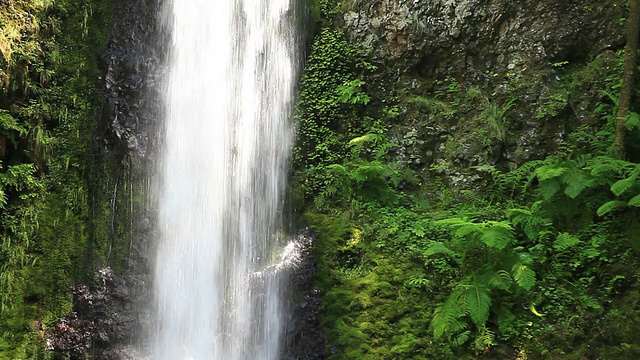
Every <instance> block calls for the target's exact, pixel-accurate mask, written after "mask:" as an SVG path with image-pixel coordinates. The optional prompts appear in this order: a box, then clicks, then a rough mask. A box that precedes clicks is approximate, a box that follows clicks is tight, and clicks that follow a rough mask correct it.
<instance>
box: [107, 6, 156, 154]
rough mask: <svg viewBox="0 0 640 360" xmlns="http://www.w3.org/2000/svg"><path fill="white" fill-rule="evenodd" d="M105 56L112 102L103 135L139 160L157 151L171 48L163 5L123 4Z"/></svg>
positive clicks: (119, 8)
mask: <svg viewBox="0 0 640 360" xmlns="http://www.w3.org/2000/svg"><path fill="white" fill-rule="evenodd" d="M115 7H116V8H118V10H119V14H118V15H117V16H116V23H115V24H114V28H113V32H112V34H111V37H110V40H109V45H108V51H107V54H106V55H105V60H106V75H105V77H104V83H105V85H104V86H105V90H106V99H105V100H106V102H105V109H104V110H103V114H102V120H101V122H102V124H101V126H100V127H99V128H101V129H102V131H103V132H102V133H101V134H98V136H99V137H101V138H102V139H103V140H104V141H105V143H106V145H107V146H110V147H117V148H120V149H121V151H122V152H123V153H126V155H127V156H129V157H131V158H132V159H134V160H143V161H144V160H145V158H146V157H147V156H148V155H151V154H153V153H154V152H155V151H154V150H155V149H156V148H157V141H158V139H159V137H158V136H157V135H156V133H157V130H158V129H159V122H158V118H159V117H160V114H161V108H162V106H161V100H160V97H161V95H160V90H161V82H162V78H163V73H164V70H163V69H164V66H163V64H164V57H165V54H166V53H167V50H166V45H165V44H168V41H167V36H168V34H167V33H166V29H163V28H162V27H161V26H160V24H159V19H158V17H159V16H160V15H159V14H161V8H162V0H135V1H121V2H119V5H117V6H115Z"/></svg>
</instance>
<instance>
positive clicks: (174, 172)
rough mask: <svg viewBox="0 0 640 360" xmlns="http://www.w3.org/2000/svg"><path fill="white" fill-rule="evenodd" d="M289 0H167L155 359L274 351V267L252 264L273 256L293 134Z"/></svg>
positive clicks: (278, 312)
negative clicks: (168, 50)
mask: <svg viewBox="0 0 640 360" xmlns="http://www.w3.org/2000/svg"><path fill="white" fill-rule="evenodd" d="M292 6H293V4H292V3H291V1H290V0H217V1H212V0H172V3H171V4H170V5H169V8H170V10H169V11H168V13H169V15H168V16H167V21H168V23H167V24H168V25H169V27H170V29H171V31H172V49H171V56H170V60H169V69H170V74H169V78H168V81H167V86H166V93H165V99H166V100H165V103H166V120H165V126H164V128H165V130H164V134H165V135H164V152H163V154H162V170H161V171H160V172H161V173H160V174H159V176H160V179H159V183H160V186H159V190H158V191H157V194H156V195H155V197H156V200H157V204H158V207H159V218H158V223H159V227H160V228H159V232H160V234H161V239H160V243H159V244H158V252H157V257H156V263H155V279H154V286H155V291H154V292H155V296H156V307H157V321H156V322H157V324H155V328H154V330H152V333H153V334H152V338H153V339H152V347H153V350H152V351H153V354H152V358H153V359H154V360H161V359H162V360H164V359H166V360H182V359H194V360H210V359H225V360H233V359H247V360H248V359H251V360H254V359H278V358H280V356H281V354H280V350H281V349H280V340H281V335H282V331H283V321H282V320H283V314H282V312H283V309H282V303H281V298H282V292H283V286H282V283H283V279H280V276H278V272H272V273H273V276H262V275H264V274H265V273H266V270H265V269H270V268H271V267H272V266H273V265H272V264H273V263H274V262H278V261H283V260H282V259H280V257H281V255H278V254H277V251H278V250H279V249H277V248H276V247H277V246H280V244H274V239H276V238H277V237H276V234H277V229H278V225H279V220H280V215H279V213H280V211H281V207H282V192H283V188H284V185H285V177H286V168H287V164H288V157H289V151H290V147H291V135H292V130H291V127H290V122H289V119H288V118H289V114H290V108H291V101H292V92H293V86H294V84H293V82H294V79H295V75H296V74H295V69H296V60H295V59H296V58H297V54H296V50H297V44H296V41H295V34H296V30H295V26H294V23H293V13H294V11H293V9H292ZM276 240H277V239H276ZM276 242H277V241H276ZM293 250H294V249H292V248H288V249H287V251H293ZM291 256H292V255H291V253H288V254H287V255H286V258H287V259H289V258H291Z"/></svg>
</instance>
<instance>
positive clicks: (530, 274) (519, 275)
mask: <svg viewBox="0 0 640 360" xmlns="http://www.w3.org/2000/svg"><path fill="white" fill-rule="evenodd" d="M511 274H512V275H513V279H514V280H515V281H516V284H518V285H519V286H520V287H521V288H523V289H525V290H531V288H532V287H533V286H534V285H535V284H536V273H535V272H534V271H533V270H532V269H531V268H530V267H529V266H527V265H525V264H523V263H522V262H517V263H516V264H515V265H513V268H512V269H511Z"/></svg>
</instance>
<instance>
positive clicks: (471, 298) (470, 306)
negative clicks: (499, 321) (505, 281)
mask: <svg viewBox="0 0 640 360" xmlns="http://www.w3.org/2000/svg"><path fill="white" fill-rule="evenodd" d="M462 301H463V304H464V310H465V311H466V312H467V313H468V314H469V317H470V318H471V320H472V321H473V323H474V324H476V326H478V327H480V326H484V325H485V324H486V323H487V321H489V310H490V309H491V295H489V291H488V289H487V288H486V287H485V286H483V285H481V284H478V282H473V283H471V286H470V287H469V288H468V289H466V291H465V295H464V298H463V299H462Z"/></svg>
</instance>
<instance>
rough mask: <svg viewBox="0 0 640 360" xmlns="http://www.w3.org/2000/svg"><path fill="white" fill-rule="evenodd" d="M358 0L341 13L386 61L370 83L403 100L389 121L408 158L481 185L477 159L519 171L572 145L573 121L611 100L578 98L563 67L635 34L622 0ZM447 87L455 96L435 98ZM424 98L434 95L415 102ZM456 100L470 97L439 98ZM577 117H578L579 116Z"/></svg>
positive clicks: (373, 55)
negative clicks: (629, 30)
mask: <svg viewBox="0 0 640 360" xmlns="http://www.w3.org/2000/svg"><path fill="white" fill-rule="evenodd" d="M348 4H350V6H349V7H348V9H347V11H345V12H344V13H342V14H339V15H338V17H337V19H336V23H337V25H338V26H342V25H343V26H344V28H345V29H346V33H347V36H348V37H349V39H350V41H351V42H352V43H353V44H358V45H359V46H361V47H362V49H363V50H364V51H365V52H366V54H367V56H368V58H369V59H368V60H369V61H371V62H372V63H374V64H376V65H378V71H377V73H376V74H375V75H374V79H373V80H372V81H371V86H368V88H367V91H369V92H370V93H371V95H372V97H373V99H374V102H375V99H376V98H381V99H386V98H389V97H390V96H391V97H396V98H397V99H398V100H399V101H400V102H401V105H400V119H401V120H402V121H400V122H399V123H397V124H393V125H392V126H391V127H390V129H389V137H390V138H391V140H393V141H394V143H396V144H399V146H398V147H397V148H396V149H394V151H396V152H397V158H396V160H397V161H398V162H400V163H403V164H405V165H408V166H410V167H412V168H413V169H414V170H416V171H418V172H423V173H424V174H426V173H427V171H425V169H428V168H429V167H432V168H433V167H436V168H438V169H442V171H441V175H443V177H444V179H445V180H446V181H447V185H448V186H449V187H450V188H452V189H469V188H473V187H474V185H473V183H475V182H476V180H478V179H479V178H478V177H477V176H475V178H474V175H472V174H471V172H470V171H469V170H468V168H469V167H470V166H474V165H493V166H497V167H498V168H501V169H508V168H514V167H517V166H519V165H521V164H523V163H525V162H527V161H530V160H534V159H542V158H544V157H545V156H547V155H549V154H551V153H553V152H554V151H555V150H557V149H558V148H559V147H560V146H561V145H562V144H563V141H564V140H565V137H566V135H567V134H568V133H569V132H570V129H571V128H570V126H579V125H585V124H588V125H591V126H593V124H594V123H595V122H597V121H598V119H595V118H594V117H593V108H594V107H593V106H595V104H596V103H597V102H598V101H600V99H599V98H597V95H594V92H591V90H590V89H584V92H583V95H579V96H583V97H579V96H578V97H576V96H573V95H572V96H569V94H568V93H567V91H566V89H562V87H561V85H560V83H561V81H562V78H561V77H562V75H563V73H564V69H565V68H566V67H569V66H574V65H577V66H583V65H585V64H586V63H588V62H592V61H593V60H594V59H598V58H599V57H601V58H605V57H607V56H605V55H606V54H607V53H611V52H612V50H617V49H620V48H621V46H622V44H623V42H624V41H623V27H622V26H621V24H620V21H619V20H620V19H622V18H624V16H625V13H624V9H623V6H622V5H621V4H620V3H619V2H617V1H613V0H585V1H577V0H544V1H533V0H521V1H513V0H455V1H454V0H400V1H398V0H374V1H357V0H352V1H349V2H348ZM607 66H608V65H607ZM607 66H604V67H603V68H605V67H607ZM607 71H608V70H607ZM602 77H603V78H604V77H606V74H603V75H602ZM437 84H439V85H437ZM454 85H455V86H454ZM446 86H450V88H446ZM450 90H452V91H450ZM472 90H474V91H475V92H476V93H475V94H472ZM435 91H439V92H441V96H440V97H439V98H437V99H436V100H443V101H444V102H443V101H440V102H439V103H438V101H433V99H434V92H435ZM442 93H443V94H442ZM412 96H418V97H421V98H422V99H423V100H429V101H431V103H430V104H426V102H425V104H426V105H425V106H422V107H421V108H420V106H411V105H407V102H406V101H405V100H407V99H408V98H410V97H412ZM512 99H515V103H514V106H513V107H512V108H510V109H509V110H506V111H505V112H504V114H503V115H502V114H501V113H500V112H501V111H503V110H504V109H506V106H507V104H508V103H509V101H510V100H512ZM403 101H405V102H403ZM452 103H456V104H462V106H458V105H456V106H457V107H455V106H454V107H450V108H449V109H445V110H442V109H439V108H438V106H440V107H441V108H444V107H447V106H450V105H451V104H452ZM590 104H592V105H593V106H592V105H590ZM447 113H449V114H447ZM452 114H453V115H452ZM495 114H499V115H498V116H495ZM568 118H571V119H573V118H575V119H576V120H575V121H574V120H571V121H570V122H571V123H572V124H571V125H569V124H568V121H567V119H568ZM424 176H425V180H426V181H427V182H428V181H429V179H428V176H429V175H424ZM476 186H477V184H476Z"/></svg>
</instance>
